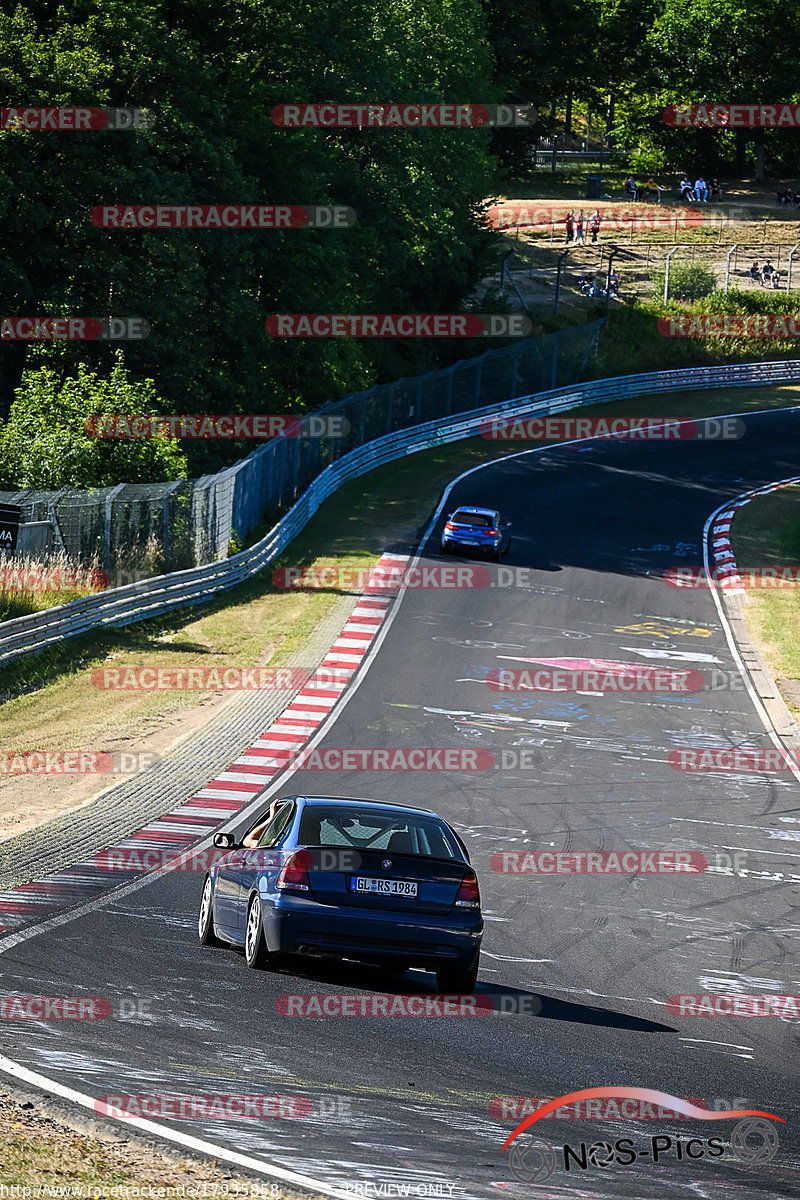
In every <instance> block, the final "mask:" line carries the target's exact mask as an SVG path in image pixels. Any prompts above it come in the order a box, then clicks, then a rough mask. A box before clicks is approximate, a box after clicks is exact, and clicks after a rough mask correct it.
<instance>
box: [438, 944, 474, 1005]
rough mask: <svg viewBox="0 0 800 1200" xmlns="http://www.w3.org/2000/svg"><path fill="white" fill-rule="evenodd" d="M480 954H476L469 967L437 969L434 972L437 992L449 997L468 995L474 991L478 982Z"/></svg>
mask: <svg viewBox="0 0 800 1200" xmlns="http://www.w3.org/2000/svg"><path fill="white" fill-rule="evenodd" d="M479 964H480V954H476V955H475V958H474V959H473V960H472V963H471V965H470V966H469V967H438V968H437V970H436V990H437V992H447V993H448V994H449V995H459V996H463V995H469V994H470V993H471V992H474V991H475V984H476V983H477V981H478V966H479Z"/></svg>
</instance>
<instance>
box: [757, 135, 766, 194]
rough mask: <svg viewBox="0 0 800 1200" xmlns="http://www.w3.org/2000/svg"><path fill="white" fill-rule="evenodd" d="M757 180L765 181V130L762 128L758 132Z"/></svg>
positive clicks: (759, 181)
mask: <svg viewBox="0 0 800 1200" xmlns="http://www.w3.org/2000/svg"><path fill="white" fill-rule="evenodd" d="M756 180H757V182H758V183H763V182H764V131H763V130H762V129H759V130H758V131H757V133H756Z"/></svg>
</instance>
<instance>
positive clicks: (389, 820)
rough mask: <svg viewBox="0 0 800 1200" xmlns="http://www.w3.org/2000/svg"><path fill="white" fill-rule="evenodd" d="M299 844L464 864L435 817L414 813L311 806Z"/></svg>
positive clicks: (456, 846)
mask: <svg viewBox="0 0 800 1200" xmlns="http://www.w3.org/2000/svg"><path fill="white" fill-rule="evenodd" d="M298 842H299V844H300V845H301V846H352V847H354V848H356V849H358V850H389V851H392V852H394V853H395V854H421V855H424V856H425V857H427V858H450V859H456V860H457V861H458V862H463V861H464V856H463V854H462V853H461V850H460V848H459V846H458V844H457V842H456V840H455V838H454V837H453V835H452V834H451V833H450V831H449V830H448V829H446V828H445V826H444V825H442V824H441V823H440V822H439V821H437V820H436V818H435V817H422V816H418V815H417V814H415V813H411V814H409V815H408V816H406V815H405V814H404V813H386V812H381V811H380V810H379V809H369V808H367V809H363V808H359V809H358V810H356V809H352V808H346V807H345V806H343V805H333V804H332V805H330V806H328V805H322V804H314V805H308V806H307V807H306V808H305V809H304V810H303V816H302V818H301V820H300V829H299V833H298Z"/></svg>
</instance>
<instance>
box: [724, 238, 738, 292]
mask: <svg viewBox="0 0 800 1200" xmlns="http://www.w3.org/2000/svg"><path fill="white" fill-rule="evenodd" d="M735 249H736V246H735V245H734V246H731V248H730V250H729V251H728V257H727V259H726V260H725V291H726V292H727V290H728V281H729V280H730V277H731V255H732V254H733V252H734V250H735Z"/></svg>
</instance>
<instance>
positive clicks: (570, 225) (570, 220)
mask: <svg viewBox="0 0 800 1200" xmlns="http://www.w3.org/2000/svg"><path fill="white" fill-rule="evenodd" d="M564 225H565V226H566V230H567V245H569V243H570V242H571V241H572V233H573V230H574V229H575V215H574V213H573V211H572V209H570V210H569V212H568V213H567V217H566V220H565V221H564Z"/></svg>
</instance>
